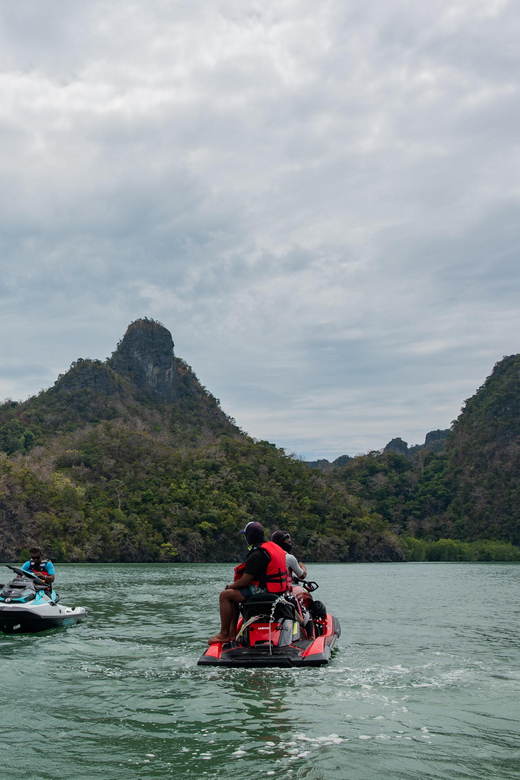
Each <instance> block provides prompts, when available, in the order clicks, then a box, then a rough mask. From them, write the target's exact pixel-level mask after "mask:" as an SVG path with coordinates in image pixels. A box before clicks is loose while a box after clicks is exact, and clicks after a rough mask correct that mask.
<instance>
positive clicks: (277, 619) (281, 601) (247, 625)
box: [198, 586, 341, 668]
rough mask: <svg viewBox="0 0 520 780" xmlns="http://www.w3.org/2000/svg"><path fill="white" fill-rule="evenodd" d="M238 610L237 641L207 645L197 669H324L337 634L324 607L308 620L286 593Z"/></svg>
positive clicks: (334, 621)
mask: <svg viewBox="0 0 520 780" xmlns="http://www.w3.org/2000/svg"><path fill="white" fill-rule="evenodd" d="M316 587H317V586H316ZM313 589H315V588H313ZM300 590H302V589H301V588H300ZM306 596H307V597H308V593H307V594H306ZM308 598H309V600H310V601H312V599H310V597H308ZM318 603H319V602H316V605H317V604H318ZM321 607H322V608H323V605H321ZM240 609H241V612H242V617H241V619H240V621H239V624H238V634H237V641H235V642H227V643H224V644H223V643H221V642H217V643H214V644H211V645H210V646H209V647H208V649H207V650H206V652H205V653H204V654H203V655H202V656H201V657H200V658H199V660H198V664H199V666H205V665H208V666H225V667H227V668H240V667H269V666H272V667H282V668H284V667H285V668H291V667H311V666H323V665H324V664H327V663H328V662H329V660H330V656H331V653H332V650H333V648H334V645H335V644H336V641H337V639H338V637H339V636H340V634H341V628H340V625H339V621H338V619H337V618H336V617H334V616H333V615H331V614H330V613H327V612H326V611H325V609H324V608H323V611H322V612H321V614H320V615H319V616H318V615H314V619H310V614H309V612H308V610H306V608H305V607H304V606H303V604H302V602H301V600H298V599H297V598H295V597H294V596H290V595H288V594H285V596H281V597H277V596H275V595H273V594H258V596H253V597H251V598H250V599H248V600H247V601H245V602H244V603H243V604H241V605H240ZM311 609H312V607H311Z"/></svg>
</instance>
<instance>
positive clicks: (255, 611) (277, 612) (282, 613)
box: [240, 593, 295, 621]
mask: <svg viewBox="0 0 520 780" xmlns="http://www.w3.org/2000/svg"><path fill="white" fill-rule="evenodd" d="M277 598H279V596H278V595H277V594H276V593H256V594H255V595H254V596H249V598H248V599H246V600H245V601H243V602H242V603H241V604H240V611H241V612H242V615H243V617H244V620H245V621H246V620H250V619H251V618H252V617H254V616H255V615H269V616H270V615H271V610H272V608H273V603H274V602H275V601H276V599H277ZM294 616H295V608H294V606H293V605H292V604H289V603H288V602H286V601H281V602H279V603H278V604H277V605H276V607H275V608H274V618H275V620H283V619H284V618H289V619H291V620H294Z"/></svg>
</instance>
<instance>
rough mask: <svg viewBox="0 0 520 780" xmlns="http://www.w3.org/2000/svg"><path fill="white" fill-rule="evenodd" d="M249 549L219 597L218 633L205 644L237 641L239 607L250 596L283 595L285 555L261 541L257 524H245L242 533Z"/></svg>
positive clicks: (287, 579)
mask: <svg viewBox="0 0 520 780" xmlns="http://www.w3.org/2000/svg"><path fill="white" fill-rule="evenodd" d="M240 533H243V534H245V537H246V542H247V544H248V547H249V552H248V554H247V557H246V560H245V562H244V563H241V564H240V565H239V566H237V567H236V568H235V581H234V582H233V583H231V584H230V585H226V587H225V589H224V590H223V591H222V592H221V594H220V631H219V633H218V634H216V635H215V636H213V637H211V639H210V640H209V642H208V644H210V645H212V644H216V643H218V642H222V643H225V642H233V641H234V640H235V639H236V633H237V621H238V605H239V604H240V603H241V602H243V601H245V600H246V599H247V598H248V597H249V596H252V595H254V594H256V593H261V592H262V591H265V592H267V593H285V592H286V591H287V590H288V588H289V574H288V571H287V564H286V561H285V553H284V552H283V550H282V549H281V548H280V547H279V545H277V544H275V543H274V542H272V541H269V542H265V541H264V529H263V527H262V526H261V525H260V523H248V524H247V525H246V527H245V528H244V530H243V531H240Z"/></svg>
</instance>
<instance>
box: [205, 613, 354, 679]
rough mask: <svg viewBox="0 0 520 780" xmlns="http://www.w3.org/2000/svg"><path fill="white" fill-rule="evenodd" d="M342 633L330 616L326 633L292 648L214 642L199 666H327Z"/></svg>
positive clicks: (328, 615) (296, 643)
mask: <svg viewBox="0 0 520 780" xmlns="http://www.w3.org/2000/svg"><path fill="white" fill-rule="evenodd" d="M340 634H341V628H340V624H339V621H338V619H337V618H335V617H334V616H333V615H331V614H330V613H329V614H327V617H326V618H325V619H324V620H323V634H322V635H321V636H318V637H316V638H315V639H299V640H298V641H295V642H291V644H289V645H284V646H281V647H280V646H273V645H272V644H269V643H268V642H266V643H265V644H255V645H254V646H253V647H250V646H244V645H241V644H240V643H237V642H229V643H227V644H222V643H215V644H212V645H210V646H209V647H208V649H207V650H206V652H205V653H204V655H202V656H201V657H200V658H199V660H198V662H197V663H198V665H199V666H224V667H227V668H254V667H264V668H265V667H278V668H292V667H313V666H324V665H325V664H327V663H328V662H329V660H330V656H331V653H332V650H333V648H334V645H335V644H336V641H337V639H338V637H339V636H340Z"/></svg>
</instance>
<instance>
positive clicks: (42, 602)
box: [0, 566, 87, 634]
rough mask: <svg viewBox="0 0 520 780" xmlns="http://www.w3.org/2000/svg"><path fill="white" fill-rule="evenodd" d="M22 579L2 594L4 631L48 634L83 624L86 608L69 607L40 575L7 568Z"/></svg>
mask: <svg viewBox="0 0 520 780" xmlns="http://www.w3.org/2000/svg"><path fill="white" fill-rule="evenodd" d="M7 568H8V569H11V570H12V571H14V573H15V574H17V575H18V576H17V577H15V578H14V579H13V580H11V582H8V583H7V584H6V585H4V586H3V587H2V591H1V593H0V631H3V632H4V634H23V633H35V632H38V631H46V630H47V629H48V628H60V627H62V626H72V625H73V624H74V623H79V622H80V621H81V620H84V619H85V617H86V616H87V610H86V608H85V607H75V608H72V607H65V606H63V605H62V604H60V603H59V600H60V597H59V595H58V594H57V593H56V591H55V590H53V589H52V588H51V587H50V586H48V585H46V584H45V583H44V582H43V580H41V579H40V578H39V577H38V576H37V575H36V574H33V573H32V572H30V571H24V570H23V569H19V568H18V567H17V566H7Z"/></svg>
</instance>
